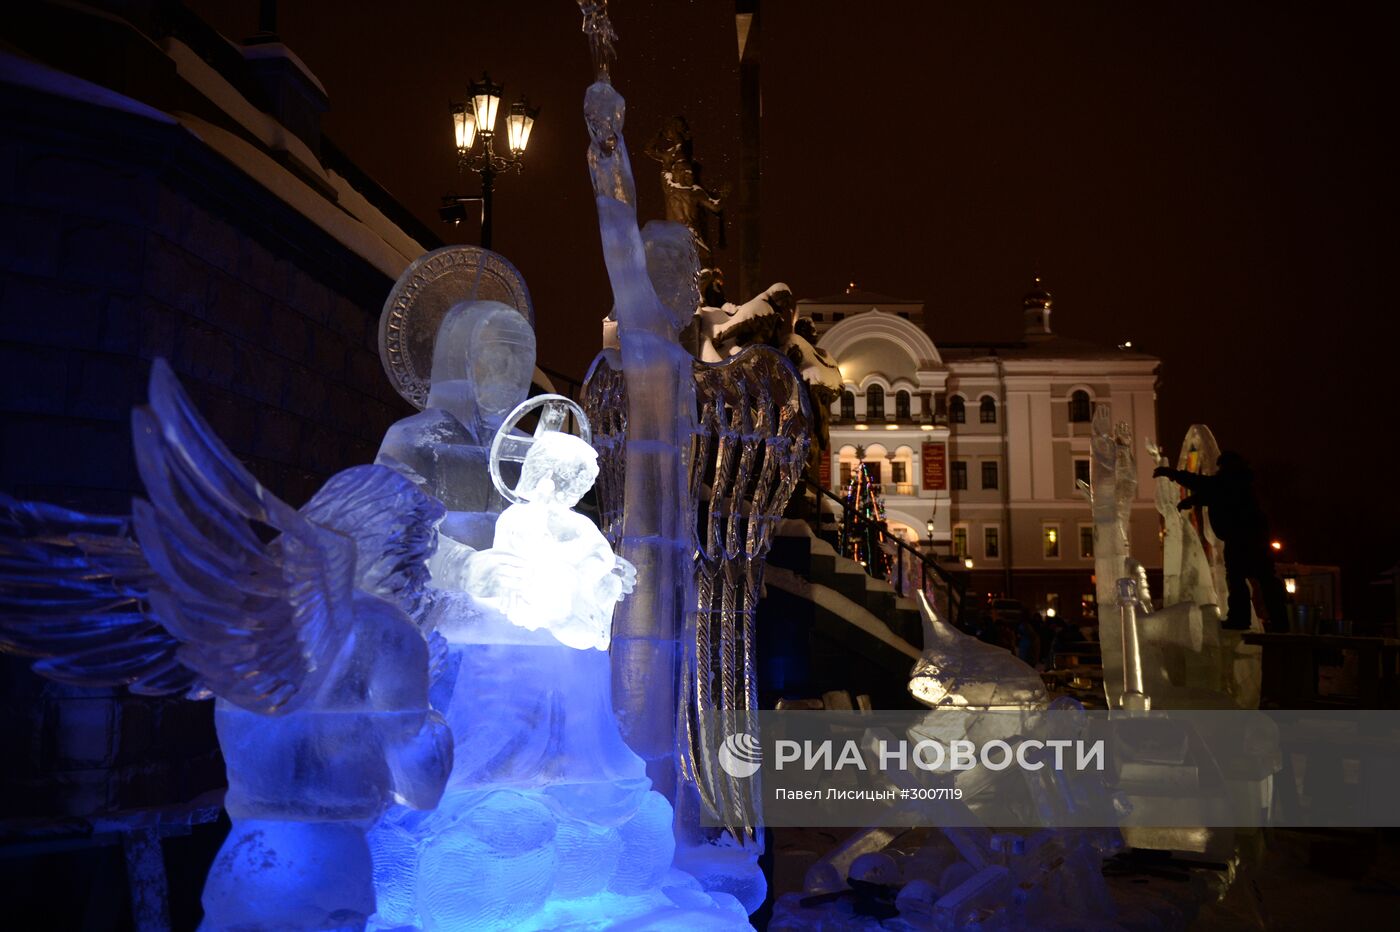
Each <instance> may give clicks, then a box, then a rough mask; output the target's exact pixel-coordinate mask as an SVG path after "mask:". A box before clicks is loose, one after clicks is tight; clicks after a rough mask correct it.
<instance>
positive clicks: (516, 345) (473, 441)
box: [375, 301, 535, 559]
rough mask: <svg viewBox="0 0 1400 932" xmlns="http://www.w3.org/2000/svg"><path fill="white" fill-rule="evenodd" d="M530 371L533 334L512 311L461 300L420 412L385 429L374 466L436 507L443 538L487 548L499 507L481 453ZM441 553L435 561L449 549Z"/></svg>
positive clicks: (438, 344)
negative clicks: (404, 480)
mask: <svg viewBox="0 0 1400 932" xmlns="http://www.w3.org/2000/svg"><path fill="white" fill-rule="evenodd" d="M534 368H535V331H534V330H533V329H532V328H531V326H530V322H529V321H528V320H526V319H525V317H524V316H523V315H521V313H520V312H519V311H517V310H515V309H514V308H512V307H510V306H509V305H506V304H501V303H499V302H496V301H464V302H462V303H461V304H458V305H456V306H455V307H453V308H452V309H451V310H449V311H448V312H447V315H446V316H445V317H444V318H443V320H442V324H441V325H440V326H439V327H438V331H437V338H436V341H435V343H434V345H433V366H432V377H431V387H430V389H429V392H428V406H427V408H426V409H425V410H423V411H421V412H419V413H418V414H414V415H412V416H410V417H406V418H404V419H403V420H401V421H399V422H398V423H396V424H394V425H393V426H392V427H390V428H389V430H388V431H387V432H386V433H385V435H384V441H383V443H382V444H381V445H380V448H379V455H378V457H376V459H375V462H376V463H380V464H382V465H385V466H389V467H391V468H393V469H395V470H397V471H399V472H400V473H402V474H403V475H405V476H407V477H408V478H409V479H411V480H413V482H414V483H415V484H416V485H417V486H418V487H419V488H420V489H422V490H423V491H424V492H426V493H427V494H428V495H430V496H432V497H433V498H435V499H436V500H438V501H439V502H441V503H442V504H443V506H444V507H446V508H447V510H448V515H447V517H446V518H445V519H444V521H443V523H442V533H443V534H444V535H445V536H447V537H448V538H450V539H451V540H453V541H456V542H458V543H460V544H463V545H465V546H467V547H471V548H473V549H476V550H482V549H485V548H487V547H489V546H491V540H492V535H493V533H494V529H495V521H496V515H497V514H499V513H500V512H501V510H502V509H504V508H505V506H506V502H505V500H504V499H502V498H501V497H500V495H499V493H498V492H497V491H496V489H495V488H493V486H492V484H491V479H490V476H489V474H488V471H487V469H486V459H487V447H488V446H489V445H490V443H491V438H492V436H494V434H495V432H496V429H497V428H498V427H500V425H501V422H502V421H503V420H504V419H505V417H506V415H507V414H508V413H509V412H510V410H511V409H512V408H514V407H515V406H516V405H518V404H520V402H521V401H523V400H524V398H525V393H526V391H528V390H529V387H530V376H531V375H532V373H533V372H534ZM445 549H446V550H447V551H448V552H445V553H444V554H443V555H442V557H440V559H442V558H447V557H448V556H449V555H450V553H451V552H453V551H455V550H456V548H454V547H452V546H451V545H450V544H449V545H447V547H446V548H445Z"/></svg>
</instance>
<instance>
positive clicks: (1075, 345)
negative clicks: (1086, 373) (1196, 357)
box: [938, 335, 1157, 362]
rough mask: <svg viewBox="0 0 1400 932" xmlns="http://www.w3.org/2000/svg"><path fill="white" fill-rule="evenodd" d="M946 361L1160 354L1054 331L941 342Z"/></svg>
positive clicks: (1151, 358) (1141, 357)
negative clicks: (1006, 339)
mask: <svg viewBox="0 0 1400 932" xmlns="http://www.w3.org/2000/svg"><path fill="white" fill-rule="evenodd" d="M938 349H939V351H940V353H941V354H942V356H943V359H944V361H945V362H955V361H956V362H960V361H965V360H970V359H983V358H986V359H991V358H1001V359H1117V360H1135V361H1139V362H1156V361H1157V357H1156V356H1153V355H1151V354H1149V353H1140V352H1138V351H1137V350H1133V349H1119V348H1118V347H1116V346H1104V345H1103V344H1100V343H1090V342H1089V341H1087V340H1076V339H1074V338H1072V337H1062V336H1059V335H1053V336H1049V337H1046V338H1044V339H1038V340H1030V341H1015V342H1007V343H939V344H938Z"/></svg>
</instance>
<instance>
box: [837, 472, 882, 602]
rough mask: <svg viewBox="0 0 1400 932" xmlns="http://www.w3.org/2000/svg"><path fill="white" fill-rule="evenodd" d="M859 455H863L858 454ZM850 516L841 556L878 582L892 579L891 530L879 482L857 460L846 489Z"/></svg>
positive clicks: (845, 522)
mask: <svg viewBox="0 0 1400 932" xmlns="http://www.w3.org/2000/svg"><path fill="white" fill-rule="evenodd" d="M857 456H859V453H857ZM845 509H846V514H845V518H844V520H843V521H842V522H841V553H842V554H844V555H845V556H847V557H850V558H851V559H852V560H855V561H856V562H857V563H859V564H861V565H862V566H864V567H865V570H866V572H867V573H869V574H870V575H871V576H874V577H875V578H876V579H888V578H889V575H890V555H889V554H888V553H887V552H886V551H885V547H884V544H885V540H886V538H887V537H888V536H889V531H888V529H887V528H886V527H885V514H884V509H883V508H881V507H880V498H879V495H878V493H877V491H876V486H875V483H874V482H872V481H871V479H870V471H869V470H868V469H866V466H865V463H864V462H863V461H861V460H859V459H858V460H857V462H856V468H855V469H854V470H853V471H852V472H851V482H850V484H849V485H847V486H846V505H845Z"/></svg>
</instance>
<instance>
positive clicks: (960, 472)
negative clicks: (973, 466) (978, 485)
mask: <svg viewBox="0 0 1400 932" xmlns="http://www.w3.org/2000/svg"><path fill="white" fill-rule="evenodd" d="M953 491H954V492H966V491H967V460H953Z"/></svg>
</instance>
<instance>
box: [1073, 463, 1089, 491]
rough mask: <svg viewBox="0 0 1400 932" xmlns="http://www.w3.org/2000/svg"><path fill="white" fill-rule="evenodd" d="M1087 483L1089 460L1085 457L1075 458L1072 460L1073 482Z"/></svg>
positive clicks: (1076, 484)
mask: <svg viewBox="0 0 1400 932" xmlns="http://www.w3.org/2000/svg"><path fill="white" fill-rule="evenodd" d="M1081 482H1082V483H1084V484H1085V485H1088V484H1089V461H1088V460H1087V459H1077V460H1075V461H1074V484H1075V486H1076V487H1078V485H1079V483H1081Z"/></svg>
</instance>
